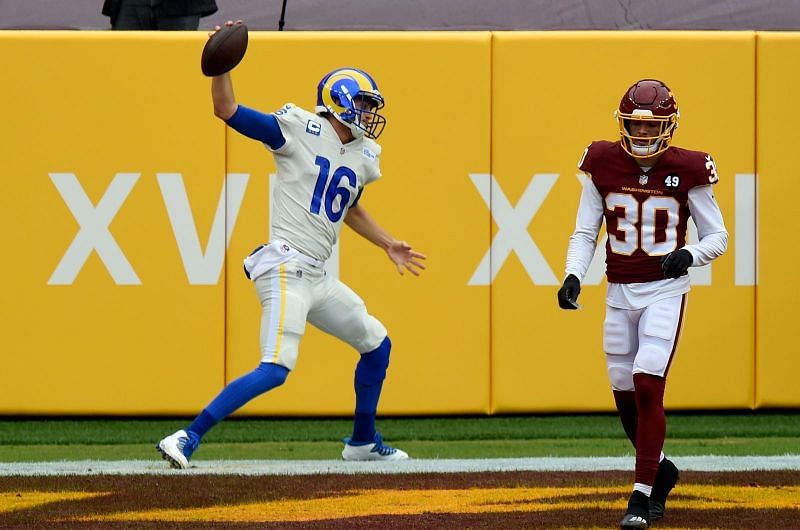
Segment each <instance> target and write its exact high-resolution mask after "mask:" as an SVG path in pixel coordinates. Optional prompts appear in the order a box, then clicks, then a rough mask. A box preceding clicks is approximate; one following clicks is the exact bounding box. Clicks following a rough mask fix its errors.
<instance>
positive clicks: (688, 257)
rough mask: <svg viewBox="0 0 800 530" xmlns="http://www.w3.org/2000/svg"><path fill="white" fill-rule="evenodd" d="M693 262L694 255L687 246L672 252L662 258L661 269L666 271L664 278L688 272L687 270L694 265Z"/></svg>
mask: <svg viewBox="0 0 800 530" xmlns="http://www.w3.org/2000/svg"><path fill="white" fill-rule="evenodd" d="M692 262H694V257H693V256H692V253H691V252H689V251H688V250H686V249H685V248H682V249H680V250H676V251H674V252H670V253H669V254H667V255H666V256H664V257H663V258H661V270H662V271H663V272H664V278H680V277H681V276H683V275H684V274H686V271H687V270H689V267H691V266H692Z"/></svg>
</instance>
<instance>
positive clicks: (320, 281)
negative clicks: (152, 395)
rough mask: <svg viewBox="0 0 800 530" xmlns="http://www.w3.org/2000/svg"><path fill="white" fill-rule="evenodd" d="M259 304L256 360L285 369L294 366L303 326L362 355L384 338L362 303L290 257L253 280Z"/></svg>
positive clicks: (317, 269)
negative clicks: (259, 326)
mask: <svg viewBox="0 0 800 530" xmlns="http://www.w3.org/2000/svg"><path fill="white" fill-rule="evenodd" d="M255 286H256V293H257V294H258V298H259V300H260V301H261V308H262V312H261V361H262V362H270V363H276V364H279V365H281V366H285V367H286V368H288V369H289V370H292V369H294V366H295V364H296V362H297V354H298V348H299V344H300V339H301V338H302V336H303V334H304V333H305V329H306V321H308V322H310V323H311V324H313V325H314V326H315V327H317V328H319V329H321V330H322V331H324V332H326V333H329V334H330V335H333V336H334V337H337V338H339V339H341V340H343V341H344V342H346V343H347V344H349V345H351V346H352V347H353V348H355V349H356V350H357V351H358V352H359V353H366V352H369V351H372V350H374V349H375V348H377V347H378V346H379V345H380V343H381V342H382V341H383V339H384V338H385V337H386V328H385V327H384V326H383V324H381V323H380V322H379V321H378V320H377V319H376V318H375V317H373V316H372V315H370V314H369V313H367V308H366V306H365V305H364V301H363V300H362V299H361V298H360V297H359V296H358V295H357V294H356V293H354V292H353V291H352V290H351V289H350V288H349V287H347V286H346V285H345V284H343V283H342V282H340V281H339V280H337V279H334V278H332V277H330V276H328V275H327V274H326V273H325V271H324V270H323V269H322V268H321V267H318V266H314V265H311V264H309V263H305V262H303V261H301V260H300V259H298V258H293V259H291V260H289V261H287V262H285V263H282V264H280V265H278V266H276V267H275V268H273V269H271V270H270V271H268V272H266V273H264V274H262V275H261V276H259V277H258V278H257V279H256V281H255Z"/></svg>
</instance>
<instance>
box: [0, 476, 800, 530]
mask: <svg viewBox="0 0 800 530" xmlns="http://www.w3.org/2000/svg"><path fill="white" fill-rule="evenodd" d="M630 475H631V474H630V473H626V472H616V471H615V472H608V471H604V472H555V473H552V472H551V473H543V472H498V473H435V474H428V473H426V474H408V475H372V474H371V475H306V476H235V475H233V476H232V475H224V476H220V475H193V476H181V475H180V472H179V471H176V473H175V476H163V475H161V476H147V475H134V476H112V475H100V476H66V477H7V476H6V477H0V528H2V529H11V528H111V529H118V528H266V529H275V528H287V529H300V528H303V529H305V528H309V529H342V530H344V529H346V530H353V529H373V528H374V529H381V530H395V529H458V530H466V529H485V528H496V529H517V528H537V529H539V528H541V529H551V528H552V529H556V528H559V529H563V528H618V523H619V520H620V519H621V517H622V515H623V513H624V510H625V506H626V501H627V498H628V495H629V493H630V488H631V486H630V480H631V478H632V477H631V476H630ZM652 528H659V529H689V528H691V529H698V528H754V529H765V528H770V529H773V528H786V529H800V473H798V472H791V471H770V472H756V471H753V472H737V473H730V472H726V473H721V472H720V473H716V472H715V473H706V472H683V473H682V475H681V481H680V482H679V483H678V486H677V487H676V488H675V490H673V492H672V495H671V496H670V499H669V501H668V503H667V513H666V517H665V518H664V519H662V520H660V521H655V522H654V523H653V525H652Z"/></svg>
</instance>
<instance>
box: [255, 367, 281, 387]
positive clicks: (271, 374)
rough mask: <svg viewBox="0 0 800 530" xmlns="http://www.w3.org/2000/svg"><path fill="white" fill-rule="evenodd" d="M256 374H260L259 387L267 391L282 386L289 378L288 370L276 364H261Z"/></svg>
mask: <svg viewBox="0 0 800 530" xmlns="http://www.w3.org/2000/svg"><path fill="white" fill-rule="evenodd" d="M256 372H257V373H258V374H259V379H258V386H259V387H263V388H265V389H266V390H270V389H273V388H275V387H277V386H281V385H282V384H283V383H285V382H286V378H287V377H288V376H289V369H288V368H286V367H285V366H281V365H280V364H275V363H261V364H259V365H258V368H256ZM266 390H265V391H266Z"/></svg>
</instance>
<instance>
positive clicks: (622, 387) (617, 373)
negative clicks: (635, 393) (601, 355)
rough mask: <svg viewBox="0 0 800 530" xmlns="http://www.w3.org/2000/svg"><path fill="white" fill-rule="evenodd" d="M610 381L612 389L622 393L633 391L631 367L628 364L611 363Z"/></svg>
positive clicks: (609, 369)
mask: <svg viewBox="0 0 800 530" xmlns="http://www.w3.org/2000/svg"><path fill="white" fill-rule="evenodd" d="M608 379H609V380H610V381H611V388H613V389H614V390H619V391H622V392H630V391H631V390H633V374H632V373H631V367H630V366H629V365H627V364H615V363H609V365H608Z"/></svg>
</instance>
